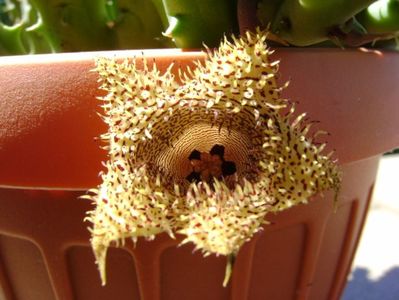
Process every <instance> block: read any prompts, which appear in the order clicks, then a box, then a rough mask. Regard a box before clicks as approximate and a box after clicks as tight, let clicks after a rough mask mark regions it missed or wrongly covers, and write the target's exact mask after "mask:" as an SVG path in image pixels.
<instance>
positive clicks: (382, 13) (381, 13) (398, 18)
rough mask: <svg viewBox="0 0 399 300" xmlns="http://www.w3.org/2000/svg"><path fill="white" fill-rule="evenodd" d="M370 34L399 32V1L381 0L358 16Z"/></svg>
mask: <svg viewBox="0 0 399 300" xmlns="http://www.w3.org/2000/svg"><path fill="white" fill-rule="evenodd" d="M356 19H357V20H358V21H359V22H360V23H361V24H362V25H363V26H364V27H365V28H366V30H367V32H368V33H370V34H392V33H395V32H396V33H399V1H398V0H379V1H378V2H375V3H373V4H372V5H370V6H369V7H368V8H367V9H366V10H363V11H362V12H361V13H360V14H358V15H357V16H356Z"/></svg>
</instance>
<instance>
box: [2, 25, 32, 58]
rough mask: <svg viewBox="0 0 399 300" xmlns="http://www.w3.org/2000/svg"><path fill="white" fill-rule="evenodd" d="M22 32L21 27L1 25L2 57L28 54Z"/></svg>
mask: <svg viewBox="0 0 399 300" xmlns="http://www.w3.org/2000/svg"><path fill="white" fill-rule="evenodd" d="M22 30H23V28H22V27H21V26H20V25H17V26H6V25H3V24H1V23H0V41H1V43H0V55H9V54H26V49H25V47H24V45H23V43H22V39H21V34H22Z"/></svg>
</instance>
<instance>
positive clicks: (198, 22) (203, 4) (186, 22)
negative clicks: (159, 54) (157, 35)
mask: <svg viewBox="0 0 399 300" xmlns="http://www.w3.org/2000/svg"><path fill="white" fill-rule="evenodd" d="M163 4H164V6H165V10H166V14H167V15H168V19H169V28H168V30H167V31H166V35H167V36H169V37H171V38H173V40H174V41H175V43H176V45H177V46H178V47H181V48H201V47H203V44H206V45H207V46H209V47H215V46H217V45H218V44H219V43H220V40H221V38H222V36H223V34H231V33H238V24H237V17H236V1H234V0H233V1H231V0H218V1H214V0H163Z"/></svg>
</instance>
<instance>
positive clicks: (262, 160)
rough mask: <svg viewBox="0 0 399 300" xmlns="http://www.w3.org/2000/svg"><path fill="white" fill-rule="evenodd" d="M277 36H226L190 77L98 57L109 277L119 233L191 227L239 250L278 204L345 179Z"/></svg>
mask: <svg viewBox="0 0 399 300" xmlns="http://www.w3.org/2000/svg"><path fill="white" fill-rule="evenodd" d="M265 41H266V33H265V32H257V33H247V34H246V36H245V37H243V38H240V39H237V38H234V37H233V42H229V41H228V40H227V39H226V40H225V41H224V42H223V43H222V44H221V46H220V48H219V49H217V50H215V51H209V52H208V55H207V59H206V60H205V62H204V63H198V64H197V65H196V68H195V69H194V70H192V71H190V70H189V71H186V72H183V71H182V72H181V75H180V76H179V78H175V76H174V75H173V74H172V72H171V68H169V69H168V70H167V71H166V72H165V73H163V74H161V73H160V72H159V71H158V70H157V68H156V65H154V66H151V67H149V66H148V65H147V64H146V63H144V67H142V68H138V67H136V63H135V60H125V61H124V62H122V63H118V62H116V61H114V60H110V59H104V58H101V59H98V60H97V67H96V70H97V72H98V73H99V75H100V78H101V82H102V85H101V89H103V90H105V91H106V92H107V95H106V96H105V97H103V98H102V101H103V103H104V105H103V107H104V110H105V115H104V120H105V122H106V123H107V124H108V126H109V131H108V132H107V133H106V134H104V136H103V138H104V139H105V140H106V142H107V145H108V151H109V159H108V161H107V162H106V168H107V171H106V172H105V173H104V174H103V175H102V180H103V183H102V184H101V185H100V186H99V187H98V188H97V189H95V190H92V192H91V194H90V198H91V199H93V200H94V202H95V203H96V207H95V209H94V210H93V211H91V212H89V214H88V219H89V220H90V221H91V222H92V223H93V226H92V228H91V233H92V239H91V243H92V247H93V249H94V253H95V256H96V260H97V263H98V266H99V269H100V273H101V277H102V281H103V283H105V260H106V252H107V248H108V247H109V246H110V245H111V244H113V243H114V244H116V245H119V244H120V243H123V242H124V239H126V238H132V239H133V240H134V241H136V240H137V238H138V237H140V236H142V237H146V238H149V239H152V238H154V236H155V235H156V234H158V233H161V232H167V233H169V234H170V236H171V237H174V234H175V233H180V234H183V235H185V236H186V237H185V239H184V241H183V243H186V242H192V243H194V244H195V246H196V248H198V249H200V250H201V251H203V253H204V254H205V255H208V254H211V253H215V254H217V255H226V256H230V257H233V256H234V255H236V254H237V252H238V251H239V249H240V247H241V246H242V245H243V244H244V243H245V242H246V241H248V240H250V239H251V237H252V236H253V235H254V234H255V233H256V232H257V231H259V230H260V229H261V228H262V224H264V223H266V221H265V216H266V214H267V213H268V212H278V211H282V210H284V209H287V208H289V207H292V206H293V205H296V204H299V203H306V202H307V201H308V199H309V197H311V196H313V195H314V194H316V193H318V192H320V191H323V190H327V189H335V190H337V189H338V187H339V184H340V179H339V172H338V170H337V167H336V165H335V163H334V162H333V161H331V160H330V158H329V155H324V154H323V146H320V145H316V144H315V143H314V141H313V139H314V136H308V131H309V128H310V125H309V124H307V123H305V122H304V114H300V115H297V114H295V113H294V109H293V106H292V104H290V103H289V102H288V100H285V99H282V98H281V96H280V93H281V90H282V88H283V87H279V86H277V84H276V75H277V72H278V62H277V61H271V60H270V57H269V56H270V54H271V51H270V50H269V49H268V48H267V46H266V42H265Z"/></svg>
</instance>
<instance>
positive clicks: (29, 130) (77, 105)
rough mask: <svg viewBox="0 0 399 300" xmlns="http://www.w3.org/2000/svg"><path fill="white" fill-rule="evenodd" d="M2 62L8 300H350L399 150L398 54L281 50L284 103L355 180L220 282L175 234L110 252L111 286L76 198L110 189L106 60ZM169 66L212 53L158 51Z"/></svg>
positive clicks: (251, 248)
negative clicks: (386, 170)
mask: <svg viewBox="0 0 399 300" xmlns="http://www.w3.org/2000/svg"><path fill="white" fill-rule="evenodd" d="M103 55H107V56H114V55H118V56H121V57H126V56H134V55H138V56H139V57H140V56H141V52H131V51H130V52H126V51H123V52H117V53H104V52H103V53H77V54H57V55H37V56H24V57H3V58H0V186H1V187H2V188H1V189H0V207H1V210H0V298H1V299H29V300H35V299H40V300H43V299H144V300H156V299H173V300H179V299H236V300H242V299H251V300H253V299H317V300H320V299H338V298H339V296H340V294H341V292H342V289H343V287H344V286H345V282H346V276H347V274H348V271H349V269H350V265H351V262H352V258H353V255H354V253H355V250H356V247H357V243H358V239H359V236H360V233H361V230H362V227H363V224H364V219H365V216H366V212H367V208H368V205H369V201H370V196H371V193H372V190H373V185H374V180H375V174H376V170H377V166H378V161H379V155H380V154H381V153H383V152H384V151H386V150H389V149H391V148H393V147H395V146H398V145H399V132H398V130H397V128H398V127H399V121H398V118H397V116H398V115H399V102H398V101H397V95H398V94H399V86H398V85H397V78H398V74H399V73H398V70H399V54H397V53H385V54H383V55H378V54H375V53H363V52H360V51H356V50H353V51H341V50H326V49H324V50H310V49H306V50H305V49H304V50H298V49H294V50H293V49H291V50H290V49H280V50H279V51H277V53H276V54H275V55H274V56H275V58H276V59H281V68H280V70H281V74H282V80H283V81H284V80H287V79H290V80H291V81H292V83H291V84H290V87H289V88H288V89H287V90H286V92H285V93H286V94H285V96H286V97H289V98H291V99H292V100H295V101H298V102H299V104H298V105H297V110H298V111H307V112H308V113H309V117H310V118H311V119H316V120H319V121H320V122H321V126H320V127H321V128H323V129H326V130H328V131H329V132H330V133H331V136H329V137H328V147H330V149H332V148H334V149H335V150H336V156H337V158H338V159H339V162H340V164H341V169H342V171H343V186H342V190H341V193H340V198H339V208H338V211H337V213H334V212H333V208H332V202H333V201H332V195H331V194H330V193H327V194H326V195H325V197H324V198H322V197H316V199H314V201H312V202H311V203H310V204H309V205H306V206H298V207H294V208H292V209H290V210H288V211H285V212H283V213H280V214H277V215H270V216H269V220H271V221H272V222H273V225H269V226H267V227H265V230H264V231H262V232H261V233H258V234H257V235H256V236H255V238H254V239H253V240H252V241H251V242H249V243H247V244H246V245H245V246H244V247H243V249H242V250H241V252H240V253H239V256H238V258H237V262H236V265H235V269H234V274H233V278H232V281H231V283H230V284H229V286H228V287H227V288H223V287H222V285H221V282H222V278H223V274H224V267H225V260H224V259H223V258H221V257H219V258H216V257H209V258H202V255H201V254H200V253H192V249H193V248H192V247H191V246H183V247H179V248H177V247H176V245H177V244H178V242H179V241H178V240H171V239H170V238H169V237H167V236H165V235H161V236H158V237H157V238H156V239H155V241H153V242H145V241H143V240H140V241H139V242H138V245H137V246H136V248H133V247H132V245H127V246H126V247H125V248H123V249H111V250H110V252H109V256H108V264H107V267H108V284H107V285H106V286H105V287H101V285H100V280H99V275H98V273H97V269H96V266H95V264H94V257H93V255H92V253H91V249H90V246H89V233H88V231H87V229H86V227H87V226H89V224H87V223H86V224H85V223H83V218H84V216H85V212H86V211H87V210H88V209H91V204H90V203H88V202H87V201H86V200H79V199H78V198H77V197H78V196H79V195H81V194H82V193H84V190H85V189H87V188H91V187H94V186H96V185H97V184H98V183H99V176H98V173H99V172H100V170H101V169H102V165H101V161H104V160H105V159H106V153H105V152H104V151H102V150H101V149H100V142H99V141H98V140H97V139H95V137H97V136H99V135H100V134H101V133H102V132H105V131H106V128H105V126H104V124H103V123H102V121H101V120H100V118H99V117H98V116H97V112H99V111H100V108H99V103H98V101H97V100H96V99H95V97H96V96H98V95H99V92H98V90H97V86H98V83H97V76H96V74H95V73H93V72H89V70H90V69H92V68H93V66H94V62H93V57H95V56H103ZM145 55H146V56H147V57H150V58H153V57H156V62H157V64H158V66H159V67H160V68H161V69H165V67H166V66H167V65H168V64H169V63H170V62H172V61H176V62H177V63H176V65H181V66H185V65H186V64H192V61H193V59H196V58H198V59H203V57H204V56H203V54H200V53H196V52H180V51H176V50H162V51H146V52H145Z"/></svg>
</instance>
